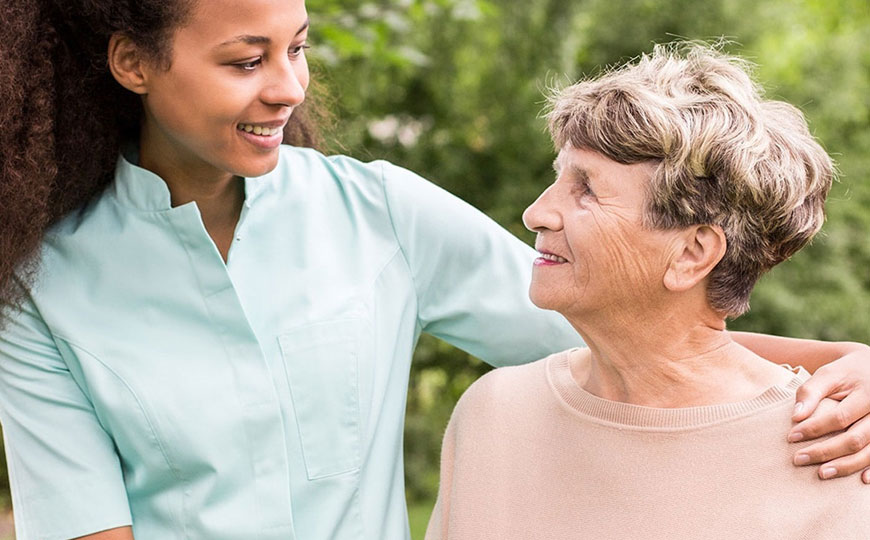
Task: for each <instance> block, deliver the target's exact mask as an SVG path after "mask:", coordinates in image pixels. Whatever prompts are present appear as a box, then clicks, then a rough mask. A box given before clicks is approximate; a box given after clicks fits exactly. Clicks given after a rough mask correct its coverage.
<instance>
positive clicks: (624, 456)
mask: <svg viewBox="0 0 870 540" xmlns="http://www.w3.org/2000/svg"><path fill="white" fill-rule="evenodd" d="M807 377H808V375H807V374H806V372H801V373H799V374H797V375H795V376H794V378H793V379H792V380H791V382H790V383H789V384H788V385H786V386H782V387H779V386H775V387H771V388H769V389H768V390H767V391H765V392H764V393H763V394H761V395H760V396H758V397H757V398H755V399H752V400H750V401H744V402H740V403H733V404H727V405H713V406H704V407H691V408H684V409H656V408H649V407H640V406H636V405H628V404H625V403H618V402H613V401H607V400H603V399H600V398H598V397H596V396H594V395H592V394H589V393H588V392H586V391H584V390H583V389H582V388H580V387H579V386H578V385H577V384H576V382H575V381H574V379H573V378H572V377H571V373H570V370H569V365H568V354H567V353H559V354H556V355H553V356H551V357H549V358H546V359H544V360H541V361H539V362H535V363H533V364H529V365H525V366H518V367H510V368H502V369H497V370H495V371H493V372H491V373H489V374H487V375H486V376H485V377H483V378H481V379H480V380H479V381H477V382H476V383H475V384H474V385H473V386H472V387H471V388H469V390H468V391H467V392H466V393H465V395H464V396H463V397H462V399H461V400H460V402H459V404H458V405H457V406H456V410H455V411H454V413H453V418H452V419H451V420H450V424H449V426H448V428H447V433H446V435H445V437H444V446H443V449H442V456H441V486H440V490H439V495H438V502H437V503H436V505H435V509H434V511H433V514H432V518H431V521H430V523H429V529H428V531H427V533H426V539H427V540H436V539H450V540H466V539H467V540H486V539H493V540H513V539H517V540H519V539H524V540H525V539H535V540H548V539H553V540H557V539H558V540H563V539H574V538H577V539H596V540H601V539H620V540H624V539H638V540H649V539H680V540H682V539H692V540H695V539H711V540H712V539H741V540H748V539H763V540H775V539H782V540H786V539H787V540H800V539H832V540H833V539H837V540H868V539H870V486H864V485H863V484H861V481H860V479H859V478H858V476H852V477H848V478H840V479H835V480H826V481H824V482H823V481H821V480H819V479H818V477H817V476H816V469H815V467H804V468H797V467H794V466H792V464H791V459H792V455H793V453H794V452H795V450H797V449H798V448H799V446H800V445H796V444H788V443H787V442H786V433H787V432H788V430H789V428H790V426H791V418H790V417H791V410H792V407H793V403H794V392H795V390H796V389H797V387H798V386H800V384H801V383H802V382H803V381H804V380H806V378H807ZM805 444H808V443H805Z"/></svg>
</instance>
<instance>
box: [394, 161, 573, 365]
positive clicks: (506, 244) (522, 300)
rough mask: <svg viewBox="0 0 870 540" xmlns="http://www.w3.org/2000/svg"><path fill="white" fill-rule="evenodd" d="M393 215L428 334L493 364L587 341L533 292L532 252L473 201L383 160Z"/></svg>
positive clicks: (535, 356) (527, 358)
mask: <svg viewBox="0 0 870 540" xmlns="http://www.w3.org/2000/svg"><path fill="white" fill-rule="evenodd" d="M383 174H384V186H385V188H384V189H385V192H386V197H387V204H388V207H389V211H390V218H391V221H392V224H393V230H394V231H395V234H396V238H397V240H398V242H399V245H400V246H401V249H402V253H403V255H404V257H405V260H406V261H407V263H408V266H409V269H410V272H411V277H412V279H413V281H414V285H415V289H416V293H417V298H418V302H419V307H418V318H419V320H420V323H421V326H422V327H423V330H424V331H425V332H428V333H430V334H432V335H435V336H436V337H439V338H442V339H444V340H445V341H448V342H450V343H452V344H454V345H456V346H457V347H460V348H462V349H464V350H466V351H468V352H470V353H471V354H474V355H476V356H479V357H480V358H482V359H483V360H485V361H487V362H488V363H490V364H493V365H505V364H517V363H524V362H531V361H534V360H537V359H539V358H542V357H544V356H547V355H548V354H551V353H553V352H557V351H560V350H564V349H568V348H571V347H575V346H578V345H582V340H581V339H580V336H579V335H578V334H577V333H576V332H575V331H574V329H573V328H571V326H570V324H568V322H567V321H565V320H564V319H563V318H562V316H561V315H559V314H557V313H555V312H552V311H545V310H542V309H539V308H537V307H536V306H534V305H533V304H532V302H531V301H530V300H529V297H528V288H529V282H530V279H531V271H532V261H533V260H534V251H533V250H532V249H531V248H530V247H529V246H527V245H526V244H524V243H523V242H521V241H520V240H518V239H517V238H516V237H514V236H513V235H511V234H510V233H509V232H507V231H506V230H505V229H503V228H502V227H500V226H499V225H498V224H497V223H495V222H494V221H493V220H491V219H490V218H488V217H487V216H485V215H484V214H483V213H482V212H480V211H479V210H477V209H475V208H474V207H472V206H471V205H469V204H467V203H465V202H463V201H462V200H460V199H459V198H457V197H455V196H453V195H451V194H450V193H448V192H446V191H444V190H443V189H441V188H439V187H437V186H435V185H434V184H432V183H430V182H427V181H426V180H424V179H422V178H420V177H419V176H417V175H416V174H414V173H412V172H410V171H407V170H404V169H401V168H399V167H396V166H394V165H390V164H388V163H385V164H384V173H383Z"/></svg>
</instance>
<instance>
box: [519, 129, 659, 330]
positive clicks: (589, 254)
mask: <svg viewBox="0 0 870 540" xmlns="http://www.w3.org/2000/svg"><path fill="white" fill-rule="evenodd" d="M554 165H555V168H556V173H557V178H556V181H555V183H553V184H552V185H551V186H549V187H548V188H547V189H546V190H545V191H544V193H542V194H541V196H540V197H538V199H537V200H536V201H535V202H534V203H533V204H532V205H531V206H529V208H527V209H526V211H525V213H524V214H523V222H524V223H525V225H526V227H527V228H529V229H530V230H532V231H535V232H537V233H538V237H537V240H536V242H535V248H536V249H537V250H538V251H539V252H541V257H539V258H538V259H537V260H535V266H534V271H533V273H532V283H531V288H530V291H529V294H530V296H531V299H532V301H533V302H534V303H535V304H536V305H537V306H539V307H542V308H545V309H553V310H556V311H558V312H560V313H562V314H563V315H566V316H568V317H569V319H570V318H572V315H574V316H580V317H584V316H588V315H589V314H590V313H592V312H595V311H600V310H602V309H609V308H613V309H617V310H623V309H626V308H628V307H634V308H636V307H639V306H640V305H642V304H644V303H645V302H646V301H653V300H654V298H655V295H657V294H660V293H661V292H663V291H664V286H663V284H662V278H663V276H664V273H665V270H666V263H667V258H668V255H669V253H670V251H669V250H668V246H669V245H670V242H671V241H672V239H673V238H674V232H671V231H657V230H650V229H649V228H646V227H645V226H644V225H643V216H644V208H645V194H646V189H647V186H648V185H649V180H650V177H651V175H652V173H653V171H654V165H652V164H651V163H638V164H633V165H624V164H621V163H618V162H616V161H613V160H611V159H609V158H607V157H605V156H604V155H602V154H600V153H598V152H595V151H592V150H588V149H577V148H572V147H570V146H566V147H565V148H563V149H562V150H561V151H560V152H559V156H558V158H557V159H556V162H555V164H554Z"/></svg>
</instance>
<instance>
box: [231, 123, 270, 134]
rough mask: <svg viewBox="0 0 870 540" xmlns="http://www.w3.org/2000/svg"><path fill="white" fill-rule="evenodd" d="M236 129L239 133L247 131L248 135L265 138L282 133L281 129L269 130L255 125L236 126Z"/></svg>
mask: <svg viewBox="0 0 870 540" xmlns="http://www.w3.org/2000/svg"><path fill="white" fill-rule="evenodd" d="M236 129H238V130H239V131H245V132H247V133H253V134H254V135H262V136H264V137H270V136H272V135H277V134H279V133H281V128H279V127H277V128H267V127H263V126H255V125H254V124H239V125H238V126H236Z"/></svg>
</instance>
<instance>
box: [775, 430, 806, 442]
mask: <svg viewBox="0 0 870 540" xmlns="http://www.w3.org/2000/svg"><path fill="white" fill-rule="evenodd" d="M780 437H782V435H780ZM803 438H804V434H803V433H801V432H800V431H795V432H794V433H789V434H788V442H798V441H800V440H803ZM780 440H782V439H780Z"/></svg>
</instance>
